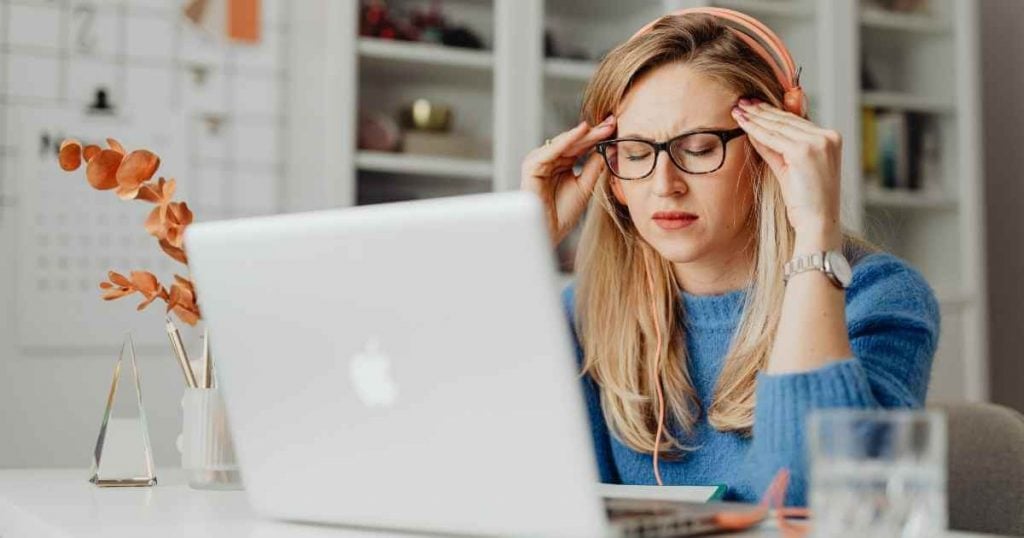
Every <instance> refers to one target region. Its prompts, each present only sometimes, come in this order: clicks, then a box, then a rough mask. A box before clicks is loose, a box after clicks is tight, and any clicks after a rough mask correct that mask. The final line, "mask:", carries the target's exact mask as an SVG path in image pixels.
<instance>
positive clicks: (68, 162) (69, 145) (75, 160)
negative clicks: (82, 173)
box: [57, 138, 82, 172]
mask: <svg viewBox="0 0 1024 538" xmlns="http://www.w3.org/2000/svg"><path fill="white" fill-rule="evenodd" d="M57 159H58V160H59V161H60V167H61V168H63V169H64V170H65V171H67V172H71V171H73V170H78V167H79V166H82V143H81V142H79V141H78V140H75V139H74V138H69V139H67V140H65V141H63V142H61V144H60V153H59V154H58V156H57Z"/></svg>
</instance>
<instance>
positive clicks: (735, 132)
mask: <svg viewBox="0 0 1024 538" xmlns="http://www.w3.org/2000/svg"><path fill="white" fill-rule="evenodd" d="M699 134H713V135H716V136H718V138H719V139H720V140H721V141H722V160H721V162H719V163H718V166H716V167H715V168H714V169H712V170H708V171H706V172H691V171H689V170H687V169H686V168H683V166H682V165H681V164H679V163H678V162H676V159H675V157H673V156H672V152H671V151H669V148H670V147H671V146H672V144H673V143H675V142H676V141H677V140H679V139H681V138H686V137H688V136H693V135H699ZM745 134H747V132H746V131H744V130H743V128H741V127H737V128H735V129H726V130H721V129H704V130H700V131H691V132H689V133H683V134H681V135H679V136H676V137H673V138H670V139H668V140H666V141H664V142H652V141H650V140H644V139H642V138H615V139H612V140H602V141H601V142H598V143H597V145H596V146H595V147H596V149H597V152H598V153H600V154H601V156H602V157H604V162H605V164H606V165H608V170H609V171H610V172H611V173H612V175H614V176H615V177H617V178H619V179H621V180H623V181H639V180H641V179H646V178H648V177H650V175H651V174H653V173H654V170H655V169H656V168H658V155H659V154H661V152H662V151H664V152H665V153H667V154H668V159H669V160H670V161H672V164H674V165H675V167H676V168H678V169H680V170H682V171H683V172H686V173H687V174H694V175H703V174H710V173H713V172H717V171H718V169H719V168H721V167H722V165H724V164H725V156H726V153H728V148H729V141H730V140H732V139H734V138H739V137H740V136H743V135H745ZM617 142H643V143H645V144H647V145H649V146H651V147H652V148H654V163H653V164H652V165H651V171H650V172H647V173H646V174H644V175H642V176H640V177H634V178H627V177H622V176H620V175H619V174H617V173H615V169H614V167H613V166H612V163H611V162H610V161H609V159H608V147H609V146H610V145H612V144H614V143H617Z"/></svg>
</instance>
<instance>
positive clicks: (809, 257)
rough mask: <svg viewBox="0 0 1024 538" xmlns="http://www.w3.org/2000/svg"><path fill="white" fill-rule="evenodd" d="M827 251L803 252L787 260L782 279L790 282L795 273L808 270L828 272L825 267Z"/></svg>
mask: <svg viewBox="0 0 1024 538" xmlns="http://www.w3.org/2000/svg"><path fill="white" fill-rule="evenodd" d="M826 255H827V252H825V251H822V252H814V253H811V254H803V255H800V256H796V257H795V258H793V259H792V260H789V261H788V262H786V264H785V265H784V266H783V267H782V280H783V282H787V283H788V282H789V279H790V278H792V277H793V276H794V275H798V274H800V273H805V272H807V271H822V272H824V273H828V270H827V269H826V268H825V256H826Z"/></svg>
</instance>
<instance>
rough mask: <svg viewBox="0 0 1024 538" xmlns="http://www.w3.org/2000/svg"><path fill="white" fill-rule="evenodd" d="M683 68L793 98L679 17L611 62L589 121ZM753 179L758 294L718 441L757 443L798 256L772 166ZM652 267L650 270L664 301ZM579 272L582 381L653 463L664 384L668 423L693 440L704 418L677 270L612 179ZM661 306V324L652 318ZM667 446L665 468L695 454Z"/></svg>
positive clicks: (711, 26)
mask: <svg viewBox="0 0 1024 538" xmlns="http://www.w3.org/2000/svg"><path fill="white" fill-rule="evenodd" d="M673 62H683V63H686V64H687V65H688V66H689V67H691V68H693V69H694V70H695V71H697V72H699V73H701V74H702V75H704V76H707V77H709V78H711V79H712V80H715V81H716V82H718V83H721V84H723V85H724V86H725V87H728V88H731V89H734V90H735V91H737V92H739V94H740V95H742V96H746V97H757V98H760V99H762V100H763V101H766V102H770V103H772V104H774V105H775V106H781V104H782V95H783V88H782V86H781V84H780V83H779V82H778V80H777V79H776V78H775V76H774V74H773V73H772V70H771V68H770V67H769V66H768V65H767V64H766V63H765V62H764V61H763V60H762V59H761V58H760V57H758V56H757V55H756V54H755V53H754V52H753V51H751V50H750V49H749V48H748V47H747V45H746V44H744V43H743V42H742V41H741V40H740V39H739V38H737V37H736V36H735V35H733V34H732V31H731V30H728V29H727V28H726V27H724V26H722V25H720V24H719V23H718V22H716V20H715V18H714V17H711V16H708V15H692V14H691V15H685V16H672V15H669V16H665V17H662V18H661V19H660V20H659V21H658V22H657V23H656V24H655V25H654V26H653V27H652V28H651V29H650V31H649V32H647V33H645V34H643V35H642V36H640V37H637V38H635V39H633V40H630V41H628V42H626V43H623V44H621V45H619V46H618V47H617V48H615V49H614V50H612V51H611V52H610V53H609V54H608V55H607V56H606V57H605V58H604V60H603V61H602V62H601V65H600V66H599V68H598V69H597V72H596V73H595V74H594V77H593V78H592V79H591V81H590V83H589V85H588V87H587V89H586V93H585V95H584V99H583V106H582V115H583V119H585V120H587V121H588V122H590V123H591V125H594V124H595V123H599V122H600V121H601V120H603V119H604V118H605V117H607V116H608V114H611V113H613V112H615V111H616V110H617V108H618V107H619V105H620V104H621V103H622V100H623V99H624V97H625V95H626V94H627V92H628V91H629V89H630V88H631V87H632V85H633V83H634V82H635V81H636V80H637V79H638V78H639V77H641V76H643V75H644V74H645V73H648V72H650V71H651V70H653V69H655V68H657V67H659V66H662V65H665V64H668V63H673ZM744 171H745V172H748V173H751V174H752V177H751V179H752V183H753V186H754V187H753V188H754V193H753V194H754V209H753V211H752V214H751V215H750V222H748V225H750V226H752V227H754V229H755V230H756V233H755V234H753V235H754V236H755V238H754V244H753V245H752V247H753V249H754V264H753V269H752V274H751V275H750V278H751V281H752V284H753V285H752V287H751V289H750V292H749V293H747V294H746V300H745V304H744V306H743V311H742V315H741V319H740V322H739V327H738V329H737V331H736V334H735V336H734V338H733V341H732V343H731V346H730V348H729V351H728V352H727V355H726V359H725V363H724V366H723V368H722V372H721V374H720V376H719V378H718V381H717V385H716V387H715V392H714V396H713V400H712V402H711V404H710V407H709V409H707V415H708V421H709V422H710V424H711V425H712V426H713V427H714V428H715V429H717V430H720V431H735V432H740V433H743V434H749V432H750V429H751V426H752V424H753V416H754V403H755V402H754V389H755V381H756V376H757V373H758V372H759V371H760V370H762V369H763V368H764V366H765V365H766V363H767V359H768V354H769V353H770V351H771V349H772V345H773V343H774V338H775V332H776V328H777V327H778V323H779V316H780V311H781V308H782V298H783V292H784V284H783V279H782V266H783V263H784V262H785V260H787V259H788V258H789V257H790V255H791V253H792V251H793V239H794V234H793V229H792V228H791V227H790V225H789V222H788V220H787V218H786V206H785V203H784V201H783V198H782V193H781V190H780V188H779V185H778V181H776V180H775V178H774V175H773V174H772V172H771V170H770V169H769V167H768V166H767V164H766V163H765V162H764V161H763V160H762V159H760V158H759V157H758V158H755V159H752V160H751V161H749V162H748V163H747V166H745V167H744ZM595 206H596V207H595ZM644 264H648V266H649V267H650V270H651V277H652V278H653V281H654V293H653V296H652V295H651V293H650V291H649V289H648V285H647V282H646V277H645V272H644V271H645V269H644ZM576 270H577V273H578V277H577V281H576V301H577V307H576V312H578V313H579V315H577V316H576V329H577V333H578V335H579V338H580V342H581V345H582V348H583V352H584V361H583V374H589V375H590V376H591V377H592V378H593V379H594V381H595V382H596V383H597V384H598V386H599V387H600V389H599V390H600V393H601V405H602V410H603V413H604V416H605V421H606V422H607V423H608V426H609V430H610V431H611V432H612V434H613V435H615V436H616V437H617V438H618V439H619V440H621V441H622V442H623V443H624V444H626V445H627V446H629V447H630V448H632V449H633V450H636V451H640V452H644V453H653V452H654V450H655V433H656V431H657V401H656V398H655V394H656V390H657V384H658V383H659V382H660V383H661V384H662V389H663V392H664V396H665V403H666V407H667V411H668V418H669V419H670V420H671V421H674V423H675V424H677V425H679V426H680V427H681V428H682V429H683V431H684V432H685V433H690V432H691V431H692V429H693V426H694V424H695V422H696V421H697V418H698V417H699V415H700V412H701V410H700V403H699V401H698V398H697V394H696V391H695V389H694V386H693V381H692V380H691V379H690V377H689V373H688V372H687V369H686V367H685V365H686V364H687V357H686V346H685V342H684V341H683V338H684V331H683V324H682V321H683V319H684V318H685V313H684V312H683V311H682V304H681V301H680V300H679V297H678V290H679V286H678V283H677V281H676V278H675V273H674V272H673V270H672V264H671V263H670V262H669V261H667V260H665V259H663V258H661V256H660V255H658V253H657V252H656V251H654V249H653V248H652V247H651V246H650V245H648V244H647V243H646V242H645V241H644V240H643V239H642V238H641V237H640V236H639V233H638V232H637V229H636V228H635V227H634V225H633V223H632V221H631V219H630V216H629V211H628V209H627V208H626V207H625V206H624V205H622V204H620V203H619V202H618V201H617V200H616V199H615V198H614V196H613V195H612V192H611V183H610V181H609V178H608V176H607V173H605V174H602V176H601V177H600V178H599V179H598V183H597V186H596V188H595V189H594V197H593V200H592V201H591V207H590V208H589V210H588V212H587V217H586V220H585V223H584V227H583V233H582V236H581V238H580V244H579V247H578V251H577V256H576ZM651 304H653V305H654V310H655V311H656V312H657V316H653V317H652V310H651V306H650V305H651ZM656 325H657V326H658V327H660V330H661V333H662V334H663V335H666V337H665V338H663V342H662V346H661V348H660V349H654V348H655V347H656V338H655V326H656ZM659 359H660V360H659ZM659 370H660V371H659ZM659 380H660V381H659ZM659 446H660V450H659V454H660V455H663V456H665V457H673V456H678V455H680V453H681V452H683V451H685V450H689V448H687V447H686V446H684V444H683V443H682V442H681V441H680V440H679V439H676V438H675V437H674V436H673V435H672V430H671V429H670V428H666V431H665V434H664V442H662V443H661V444H660V445H659Z"/></svg>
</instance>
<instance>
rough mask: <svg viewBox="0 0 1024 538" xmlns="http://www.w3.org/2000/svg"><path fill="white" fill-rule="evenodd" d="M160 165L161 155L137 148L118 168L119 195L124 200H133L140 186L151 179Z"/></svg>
mask: <svg viewBox="0 0 1024 538" xmlns="http://www.w3.org/2000/svg"><path fill="white" fill-rule="evenodd" d="M159 167H160V157H157V156H156V154H155V153H153V152H151V151H149V150H145V149H137V150H135V151H133V152H131V153H129V154H128V156H127V157H125V158H124V161H123V162H122V163H121V166H120V167H119V168H118V169H117V174H116V176H115V178H116V180H117V185H118V187H117V196H118V197H119V198H121V199H122V200H133V199H135V197H136V196H138V194H139V188H140V187H141V186H142V184H143V183H145V182H146V181H149V178H151V177H153V174H155V173H156V169H157V168H159Z"/></svg>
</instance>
